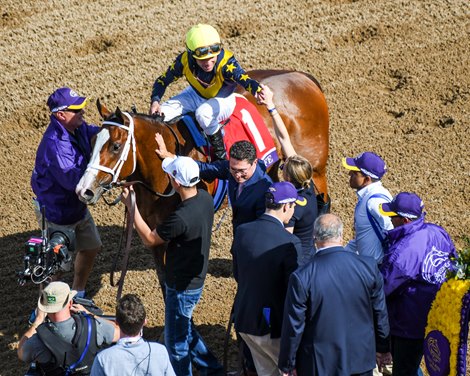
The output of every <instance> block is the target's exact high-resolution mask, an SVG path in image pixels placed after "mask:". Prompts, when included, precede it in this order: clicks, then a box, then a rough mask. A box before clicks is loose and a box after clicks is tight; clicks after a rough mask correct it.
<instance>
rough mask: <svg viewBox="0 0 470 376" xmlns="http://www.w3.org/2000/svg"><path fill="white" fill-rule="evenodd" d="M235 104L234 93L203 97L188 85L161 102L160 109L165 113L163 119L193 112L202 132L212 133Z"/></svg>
mask: <svg viewBox="0 0 470 376" xmlns="http://www.w3.org/2000/svg"><path fill="white" fill-rule="evenodd" d="M235 104H236V103H235V94H230V95H229V96H228V97H226V98H218V97H215V98H211V99H205V98H203V97H201V96H200V95H199V94H197V92H196V91H195V90H194V89H193V88H192V87H191V86H188V87H187V88H185V89H184V90H183V91H182V92H181V93H179V94H177V95H175V96H174V97H171V98H170V99H169V100H167V101H166V102H163V103H162V105H161V106H160V111H161V112H162V113H163V114H164V115H165V118H164V119H165V121H170V120H172V119H174V118H175V117H177V116H181V115H184V114H187V113H188V112H194V114H195V116H196V120H197V122H198V123H199V125H200V126H201V128H202V130H203V131H204V133H205V134H207V135H213V134H214V133H216V132H217V131H218V130H219V128H220V124H219V123H220V122H223V121H225V120H227V119H228V118H229V117H230V115H232V113H233V110H234V109H235Z"/></svg>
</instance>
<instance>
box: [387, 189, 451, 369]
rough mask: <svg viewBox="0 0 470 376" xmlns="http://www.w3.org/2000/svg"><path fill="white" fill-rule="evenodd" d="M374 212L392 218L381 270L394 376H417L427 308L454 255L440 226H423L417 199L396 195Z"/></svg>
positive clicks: (449, 240)
mask: <svg viewBox="0 0 470 376" xmlns="http://www.w3.org/2000/svg"><path fill="white" fill-rule="evenodd" d="M379 210H380V212H381V214H383V215H386V216H389V217H391V219H392V224H393V227H394V228H393V229H392V230H390V231H388V233H387V239H388V242H389V244H388V250H386V252H385V255H384V259H383V262H382V265H381V266H380V270H381V272H382V275H383V277H384V291H385V295H386V299H387V308H388V316H389V320H390V334H391V339H392V346H391V352H392V356H393V375H394V376H401V375H417V373H418V368H419V364H420V362H421V358H422V356H423V345H424V331H425V328H426V324H427V316H428V313H429V310H430V308H431V303H432V301H433V300H434V298H435V296H436V293H437V291H438V290H439V287H440V286H441V284H442V283H443V282H444V281H445V276H446V272H447V270H448V268H449V267H450V256H456V251H455V247H454V244H453V243H452V240H451V239H450V237H449V235H448V234H447V232H446V231H445V230H444V229H443V228H442V227H440V226H437V225H435V224H432V223H426V222H425V221H424V216H425V213H424V212H423V202H422V201H421V199H420V198H419V197H418V196H417V195H416V194H414V193H409V192H401V193H399V194H398V195H397V196H395V197H394V199H393V200H392V202H390V203H384V204H381V205H380V206H379Z"/></svg>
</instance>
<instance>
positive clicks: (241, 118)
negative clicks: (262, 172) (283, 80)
mask: <svg viewBox="0 0 470 376" xmlns="http://www.w3.org/2000/svg"><path fill="white" fill-rule="evenodd" d="M224 133H225V134H224V142H225V150H227V154H228V152H229V150H230V148H231V146H232V145H233V143H235V142H237V141H241V140H247V141H250V142H251V143H252V144H253V145H254V146H255V148H256V155H257V157H258V159H261V160H263V161H264V163H265V165H266V167H269V166H270V165H272V164H273V163H275V162H276V161H278V160H279V156H278V154H277V150H276V146H275V144H274V140H273V138H272V137H271V133H269V130H268V127H267V126H266V124H265V123H264V120H263V118H262V116H261V114H260V113H259V112H258V110H257V109H256V107H255V106H254V105H253V104H251V103H250V102H249V101H248V100H247V99H246V98H245V97H243V96H241V95H236V105H235V110H234V111H233V114H232V116H230V119H229V121H228V122H227V123H226V125H225V127H224Z"/></svg>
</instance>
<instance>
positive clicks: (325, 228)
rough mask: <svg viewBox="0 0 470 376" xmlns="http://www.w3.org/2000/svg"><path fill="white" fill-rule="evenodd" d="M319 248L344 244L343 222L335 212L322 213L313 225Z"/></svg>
mask: <svg viewBox="0 0 470 376" xmlns="http://www.w3.org/2000/svg"><path fill="white" fill-rule="evenodd" d="M313 236H314V238H315V242H316V245H317V248H324V247H332V246H338V245H339V246H341V245H343V222H341V219H339V217H338V216H336V215H334V214H323V215H320V216H319V217H318V218H317V219H316V220H315V223H314V225H313Z"/></svg>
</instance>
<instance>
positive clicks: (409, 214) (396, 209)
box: [379, 192, 424, 219]
mask: <svg viewBox="0 0 470 376" xmlns="http://www.w3.org/2000/svg"><path fill="white" fill-rule="evenodd" d="M423 208H424V204H423V201H422V200H421V199H420V198H419V197H418V195H416V194H414V193H410V192H401V193H399V194H397V195H396V196H395V197H394V198H393V200H392V201H391V202H388V203H383V204H380V205H379V211H380V214H382V215H385V216H387V217H395V216H400V217H405V218H409V219H416V218H419V217H421V215H422V214H423Z"/></svg>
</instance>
